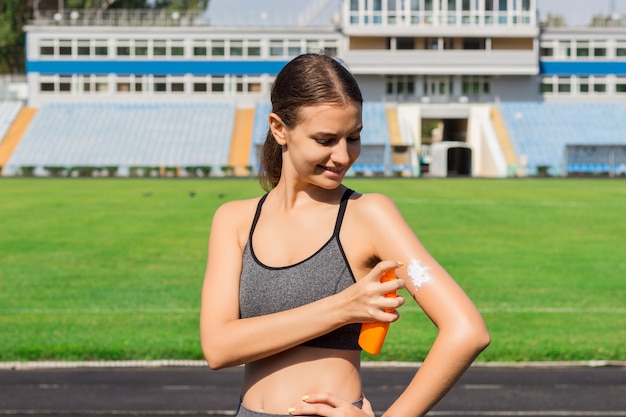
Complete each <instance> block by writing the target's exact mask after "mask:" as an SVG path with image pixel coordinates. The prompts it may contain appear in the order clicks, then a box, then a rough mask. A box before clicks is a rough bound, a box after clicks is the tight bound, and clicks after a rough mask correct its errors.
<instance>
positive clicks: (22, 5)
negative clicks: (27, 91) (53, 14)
mask: <svg viewBox="0 0 626 417" xmlns="http://www.w3.org/2000/svg"><path fill="white" fill-rule="evenodd" d="M208 3H209V0H0V74H23V73H24V71H25V63H24V43H25V37H24V30H23V27H24V25H25V24H26V23H27V22H28V21H29V20H30V19H32V18H33V14H35V13H37V12H38V11H40V10H58V9H60V8H63V9H64V10H66V9H94V8H98V9H103V10H105V9H143V8H146V7H150V8H157V9H160V8H165V9H168V10H172V11H173V10H179V11H199V10H204V9H206V7H207V5H208Z"/></svg>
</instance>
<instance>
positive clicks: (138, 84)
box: [135, 75, 143, 93]
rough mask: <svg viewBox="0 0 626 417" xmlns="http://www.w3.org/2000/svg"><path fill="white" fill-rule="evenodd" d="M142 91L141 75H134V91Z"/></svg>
mask: <svg viewBox="0 0 626 417" xmlns="http://www.w3.org/2000/svg"><path fill="white" fill-rule="evenodd" d="M142 91H143V76H142V75H135V92H136V93H141V92H142Z"/></svg>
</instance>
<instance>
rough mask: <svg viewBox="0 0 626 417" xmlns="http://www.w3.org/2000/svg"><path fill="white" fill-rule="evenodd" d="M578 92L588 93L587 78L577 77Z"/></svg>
mask: <svg viewBox="0 0 626 417" xmlns="http://www.w3.org/2000/svg"><path fill="white" fill-rule="evenodd" d="M578 92H579V93H581V94H588V93H589V78H587V77H581V78H579V79H578Z"/></svg>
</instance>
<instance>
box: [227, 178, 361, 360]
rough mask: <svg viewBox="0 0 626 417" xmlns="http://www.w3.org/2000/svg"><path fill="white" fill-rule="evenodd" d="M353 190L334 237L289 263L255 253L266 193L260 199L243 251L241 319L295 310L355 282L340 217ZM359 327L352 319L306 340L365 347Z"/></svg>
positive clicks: (315, 343)
mask: <svg viewBox="0 0 626 417" xmlns="http://www.w3.org/2000/svg"><path fill="white" fill-rule="evenodd" d="M352 192H353V191H352V190H349V189H348V190H346V192H345V193H344V195H343V196H342V197H341V203H340V205H339V212H338V214H337V220H336V222H335V229H334V231H333V234H332V236H331V237H330V239H329V240H328V241H327V242H326V243H325V244H324V245H323V246H322V247H321V248H320V249H319V250H318V251H317V252H315V253H314V254H313V255H311V256H310V257H308V258H307V259H305V260H303V261H300V262H298V263H295V264H293V265H289V266H284V267H270V266H267V265H265V264H263V263H262V262H261V261H260V260H259V259H258V258H257V257H256V256H255V254H254V249H253V247H252V235H253V233H254V229H255V227H256V224H257V222H258V220H259V216H260V214H261V207H262V206H263V202H264V201H265V198H266V197H267V194H266V195H264V196H263V197H262V198H261V200H260V201H259V204H258V206H257V209H256V213H255V215H254V220H253V221H252V227H251V229H250V236H249V237H248V242H247V243H246V246H245V248H244V251H243V266H242V271H241V283H240V288H239V314H240V316H241V318H248V317H256V316H262V315H266V314H271V313H276V312H279V311H284V310H290V309H292V308H296V307H299V306H302V305H305V304H309V303H312V302H314V301H317V300H319V299H322V298H324V297H328V296H330V295H333V294H336V293H338V292H340V291H342V290H343V289H345V288H347V287H349V286H350V285H352V284H354V282H355V279H354V275H353V274H352V270H351V269H350V265H349V264H348V260H347V259H346V255H345V253H344V251H343V248H342V246H341V242H340V241H339V231H340V229H341V222H342V221H343V215H344V213H345V211H346V206H347V204H348V198H349V197H350V195H351V194H352ZM303 325H306V324H304V323H303ZM360 330H361V324H359V323H356V324H348V325H345V326H343V327H340V328H338V329H336V330H333V331H331V332H330V333H327V334H325V335H323V336H320V337H317V338H315V339H311V340H309V341H306V342H304V343H303V344H302V345H304V346H314V347H320V348H328V349H351V350H360V349H361V348H360V347H359V344H358V338H359V332H360Z"/></svg>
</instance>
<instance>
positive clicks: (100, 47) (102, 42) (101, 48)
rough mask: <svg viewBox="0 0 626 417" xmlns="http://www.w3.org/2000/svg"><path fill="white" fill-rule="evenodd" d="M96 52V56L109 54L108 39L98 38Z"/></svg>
mask: <svg viewBox="0 0 626 417" xmlns="http://www.w3.org/2000/svg"><path fill="white" fill-rule="evenodd" d="M95 52H96V56H108V55H109V46H108V44H107V41H106V39H96V47H95Z"/></svg>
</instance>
